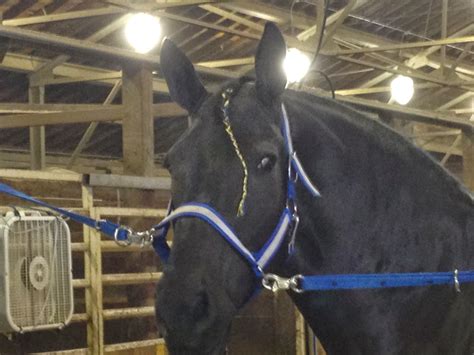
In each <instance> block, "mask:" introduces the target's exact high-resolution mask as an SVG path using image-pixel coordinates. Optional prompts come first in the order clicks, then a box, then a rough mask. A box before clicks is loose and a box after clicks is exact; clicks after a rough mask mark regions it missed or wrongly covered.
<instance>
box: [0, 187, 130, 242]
mask: <svg viewBox="0 0 474 355" xmlns="http://www.w3.org/2000/svg"><path fill="white" fill-rule="evenodd" d="M0 192H3V193H5V194H7V195H10V196H13V197H17V198H19V199H21V200H24V201H27V202H31V203H33V204H35V205H39V206H42V207H45V208H48V209H50V210H53V211H55V212H57V213H59V214H61V215H63V216H66V217H69V218H70V219H72V220H73V221H75V222H78V223H82V224H85V225H86V226H89V227H91V228H95V229H97V230H99V231H101V232H102V233H104V234H106V235H108V236H110V237H112V238H115V240H117V241H118V242H127V241H128V240H129V236H130V230H129V229H128V228H125V227H123V226H121V225H119V224H116V223H112V222H110V221H106V220H98V221H97V220H95V219H92V218H90V217H87V216H83V215H80V214H77V213H74V212H71V211H68V210H65V209H62V208H59V207H56V206H52V205H50V204H48V203H46V202H43V201H40V200H37V199H35V198H34V197H31V196H29V195H27V194H25V193H23V192H21V191H18V190H15V189H14V188H12V187H11V186H8V185H6V184H3V183H0Z"/></svg>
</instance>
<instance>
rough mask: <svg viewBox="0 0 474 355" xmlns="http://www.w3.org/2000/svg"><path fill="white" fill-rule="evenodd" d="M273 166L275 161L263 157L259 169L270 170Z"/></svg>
mask: <svg viewBox="0 0 474 355" xmlns="http://www.w3.org/2000/svg"><path fill="white" fill-rule="evenodd" d="M272 166H273V159H272V158H271V157H268V156H267V157H263V159H262V160H260V163H258V165H257V168H258V169H260V170H270V169H271V168H272Z"/></svg>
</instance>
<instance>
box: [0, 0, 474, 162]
mask: <svg viewBox="0 0 474 355" xmlns="http://www.w3.org/2000/svg"><path fill="white" fill-rule="evenodd" d="M328 3H329V6H328V8H327V21H326V28H325V34H324V37H323V47H322V49H321V52H320V56H319V58H318V62H317V66H318V69H320V70H323V71H324V72H325V73H326V74H327V75H328V76H329V77H330V79H331V81H332V83H333V86H334V89H335V90H336V94H338V95H340V99H341V100H345V101H348V102H350V103H353V104H355V105H357V106H358V107H365V108H370V109H372V110H374V109H377V110H383V111H388V112H391V113H392V117H395V118H403V122H404V123H403V124H399V125H398V126H399V128H400V129H401V130H403V131H404V132H405V133H406V134H408V135H410V136H412V138H413V139H414V140H415V142H416V143H418V144H420V145H423V146H424V147H425V148H427V149H429V150H431V151H434V152H441V153H442V154H446V153H449V154H450V155H461V152H460V149H459V148H458V147H457V146H456V144H457V143H456V139H457V137H458V135H459V132H460V131H459V128H462V127H470V126H471V124H472V123H471V122H470V118H471V116H472V114H473V107H474V104H473V100H474V97H473V88H474V56H473V54H474V51H473V50H472V43H473V40H474V37H473V34H474V20H473V19H474V2H473V1H472V0H418V1H412V0H411V1H410V0H400V1H391V0H332V1H328ZM323 9H324V1H323V0H308V1H284V0H254V1H222V0H221V1H212V0H211V1H199V0H111V1H78V0H60V1H51V0H39V1H34V0H23V1H19V0H6V1H0V13H1V14H2V19H3V22H2V26H1V28H0V58H2V56H3V59H2V60H1V61H0V112H1V113H3V114H4V115H5V116H3V117H7V116H10V117H11V115H12V114H13V113H18V112H19V111H20V113H21V112H23V113H25V112H40V111H41V110H42V109H40V108H38V107H32V106H28V107H26V106H24V105H23V106H21V105H19V104H20V103H22V104H25V103H27V102H28V88H29V85H30V84H31V82H32V80H33V81H34V80H35V75H34V74H35V73H37V72H38V70H39V69H40V68H41V69H42V70H43V69H45V68H46V69H51V70H52V74H51V75H49V76H48V77H46V78H44V77H43V78H42V79H41V80H43V82H42V84H43V85H44V86H45V102H46V103H47V104H53V103H56V104H63V105H67V104H103V103H104V100H106V98H107V96H108V95H109V93H110V90H111V89H112V87H113V85H114V83H116V81H117V80H119V79H120V65H121V63H123V61H124V60H134V59H133V58H134V55H135V54H134V53H132V52H131V48H129V46H128V45H127V43H126V42H125V40H124V35H123V27H124V24H125V23H126V21H127V19H128V18H129V16H130V14H131V13H132V12H134V11H147V12H151V13H153V14H155V15H156V16H158V17H159V18H160V21H161V25H162V31H163V35H164V36H166V37H169V38H171V39H172V40H173V41H175V43H177V44H178V45H179V47H180V48H182V49H183V50H184V51H185V52H186V53H187V55H188V56H189V57H190V58H191V60H192V61H193V63H194V64H195V65H196V66H197V68H198V72H199V73H200V75H201V77H202V78H203V81H204V83H205V85H206V86H208V87H209V88H211V89H212V88H213V87H215V85H217V84H220V83H221V82H223V81H224V80H228V79H229V78H234V77H238V76H240V75H242V74H246V73H249V72H251V70H252V67H253V55H254V52H255V48H256V45H257V43H258V38H259V37H260V35H261V32H262V29H263V26H264V24H265V22H266V21H273V22H276V23H277V24H278V25H279V27H280V29H281V30H282V31H283V32H284V34H285V38H286V40H287V43H288V45H289V46H290V47H298V48H300V49H303V50H306V51H308V52H309V53H313V52H314V50H315V48H316V45H317V42H318V38H319V33H320V32H321V31H320V29H321V26H320V25H319V24H320V23H321V22H322V17H323V16H322V15H323V12H324V10H323ZM318 25H319V26H318ZM31 31H34V32H31ZM53 35H57V36H59V37H57V36H53ZM7 38H10V39H7ZM79 40H80V41H79ZM55 41H56V42H55ZM68 44H70V45H69V46H68ZM81 46H83V47H81ZM78 48H82V49H81V50H78ZM87 50H89V51H87ZM109 52H110V53H113V55H112V56H110V57H109V56H108V53H109ZM2 53H3V55H2ZM117 53H118V54H123V57H122V59H120V60H121V61H122V62H120V60H114V58H115V55H116V54H117ZM127 53H129V54H127ZM158 54H159V48H156V49H155V50H153V51H152V52H151V53H150V54H149V55H148V56H147V58H148V59H147V60H149V61H150V62H153V61H154V60H156V58H158ZM127 56H128V57H127ZM124 58H125V59H124ZM127 58H128V59H127ZM397 74H404V75H408V76H411V77H412V78H413V79H414V81H415V96H414V98H413V100H412V101H411V102H410V103H409V104H408V105H407V106H406V107H400V106H398V105H396V104H394V103H393V102H392V101H391V99H390V89H389V84H390V81H391V79H392V78H393V76H394V75H397ZM307 85H308V86H309V87H308V89H311V90H313V89H314V90H319V92H321V90H323V91H328V90H329V86H328V84H327V82H326V81H325V80H324V78H322V77H320V76H314V77H313V78H310V80H308V81H307ZM153 87H154V92H155V94H154V101H155V103H165V102H169V97H168V95H167V88H166V85H165V83H164V81H163V80H162V78H161V77H160V71H159V66H157V68H156V72H154V83H153ZM120 100H121V99H120V93H119V92H118V93H117V95H116V97H115V98H114V100H112V101H111V102H109V103H119V102H120ZM12 104H13V105H12ZM14 104H17V105H14ZM45 107H46V106H45ZM15 108H16V109H15ZM35 110H36V111H35ZM41 112H42V111H41ZM173 112H175V114H173ZM173 112H170V113H169V114H167V117H172V118H170V119H167V118H166V119H165V118H162V119H161V118H160V119H157V120H155V141H156V144H155V151H156V156H157V159H159V157H160V156H161V154H162V153H163V152H165V151H166V150H167V149H168V148H169V146H170V145H171V144H172V143H173V142H174V141H175V140H176V139H177V137H178V136H179V135H180V134H181V132H182V131H183V130H184V129H185V128H186V125H187V121H186V117H185V116H183V114H182V111H173ZM1 122H2V116H0V124H1ZM414 122H417V123H414ZM419 122H423V124H421V123H419ZM427 122H428V123H433V122H438V123H440V125H441V126H442V127H437V128H434V127H432V128H427V126H426V125H425V124H424V123H427ZM446 126H447V127H448V128H446ZM0 127H5V126H1V125H0ZM87 127H88V124H87V123H80V124H67V125H66V124H55V125H48V126H47V127H46V151H47V153H48V154H49V155H51V156H50V157H48V159H50V161H51V164H55V162H63V161H67V159H68V157H69V156H70V155H71V153H72V152H73V151H74V150H75V148H76V147H77V144H78V143H79V141H80V140H81V137H82V136H83V134H84V133H85V131H86V129H87ZM433 131H436V134H435V135H433V134H432V132H433ZM428 133H430V134H431V135H427V134H428ZM426 137H429V139H428V138H426ZM433 137H434V138H433ZM28 150H29V138H28V128H26V127H23V128H0V167H2V166H3V167H27V166H28V157H25V156H24V154H25V153H27V152H28ZM121 153H122V151H121V125H119V124H115V123H106V122H103V123H100V124H99V126H98V128H97V129H96V130H95V133H94V134H93V136H92V137H91V140H90V141H89V143H88V144H87V146H86V147H85V149H84V150H83V152H82V156H83V157H87V158H94V159H103V158H107V159H111V158H113V159H117V158H120V157H121ZM22 154H23V155H22ZM58 164H60V165H61V164H62V163H58Z"/></svg>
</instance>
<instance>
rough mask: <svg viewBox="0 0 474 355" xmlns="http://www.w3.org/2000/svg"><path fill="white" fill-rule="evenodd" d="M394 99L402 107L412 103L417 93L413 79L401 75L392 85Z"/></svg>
mask: <svg viewBox="0 0 474 355" xmlns="http://www.w3.org/2000/svg"><path fill="white" fill-rule="evenodd" d="M390 90H391V92H392V98H393V99H394V100H395V101H396V102H398V103H399V104H400V105H406V104H407V103H408V102H410V100H411V98H412V97H413V94H414V92H415V87H414V85H413V79H412V78H409V77H407V76H403V75H399V76H397V77H396V78H395V79H393V80H392V82H391V83H390Z"/></svg>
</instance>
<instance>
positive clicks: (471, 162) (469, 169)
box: [462, 131, 474, 191]
mask: <svg viewBox="0 0 474 355" xmlns="http://www.w3.org/2000/svg"><path fill="white" fill-rule="evenodd" d="M462 154H463V161H462V164H463V173H462V175H463V181H464V184H465V185H466V186H467V187H468V188H469V189H470V190H471V191H473V190H474V133H473V132H472V131H463V133H462Z"/></svg>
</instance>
